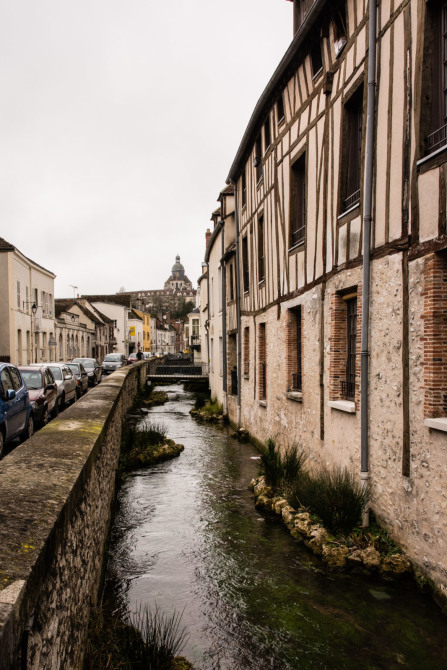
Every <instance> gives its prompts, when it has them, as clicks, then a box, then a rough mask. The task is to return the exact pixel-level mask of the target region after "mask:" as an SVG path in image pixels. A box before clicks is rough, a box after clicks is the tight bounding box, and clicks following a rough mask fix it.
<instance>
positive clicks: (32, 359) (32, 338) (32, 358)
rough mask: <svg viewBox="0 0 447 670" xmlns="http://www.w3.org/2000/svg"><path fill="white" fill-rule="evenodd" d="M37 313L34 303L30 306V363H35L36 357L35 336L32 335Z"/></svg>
mask: <svg viewBox="0 0 447 670" xmlns="http://www.w3.org/2000/svg"><path fill="white" fill-rule="evenodd" d="M36 313H37V305H36V303H35V302H33V304H32V305H31V363H33V362H34V363H37V361H36V360H35V359H36V358H37V356H36V355H35V334H34V318H35V316H36Z"/></svg>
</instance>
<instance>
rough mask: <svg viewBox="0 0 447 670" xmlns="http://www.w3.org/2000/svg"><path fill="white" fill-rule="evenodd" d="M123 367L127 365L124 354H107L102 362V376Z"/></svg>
mask: <svg viewBox="0 0 447 670" xmlns="http://www.w3.org/2000/svg"><path fill="white" fill-rule="evenodd" d="M124 365H127V360H126V357H125V355H124V354H107V355H106V356H104V360H103V362H102V373H103V375H110V373H111V372H115V370H118V368H122V367H123V366H124Z"/></svg>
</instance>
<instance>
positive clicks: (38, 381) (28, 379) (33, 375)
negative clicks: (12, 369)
mask: <svg viewBox="0 0 447 670" xmlns="http://www.w3.org/2000/svg"><path fill="white" fill-rule="evenodd" d="M20 372H21V374H22V377H23V379H24V381H25V384H26V385H27V387H28V388H29V389H31V390H33V389H41V388H42V386H43V384H42V375H41V374H40V372H31V370H20Z"/></svg>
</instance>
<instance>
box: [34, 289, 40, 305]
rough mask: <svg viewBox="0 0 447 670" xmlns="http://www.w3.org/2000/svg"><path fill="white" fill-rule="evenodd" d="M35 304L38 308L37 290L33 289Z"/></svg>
mask: <svg viewBox="0 0 447 670" xmlns="http://www.w3.org/2000/svg"><path fill="white" fill-rule="evenodd" d="M33 302H34V304H35V305H36V307H37V306H38V305H39V301H38V299H37V288H33Z"/></svg>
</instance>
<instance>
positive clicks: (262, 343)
mask: <svg viewBox="0 0 447 670" xmlns="http://www.w3.org/2000/svg"><path fill="white" fill-rule="evenodd" d="M266 353H267V342H266V332H265V323H260V324H259V331H258V395H259V400H265V399H266V397H267V356H266Z"/></svg>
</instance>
